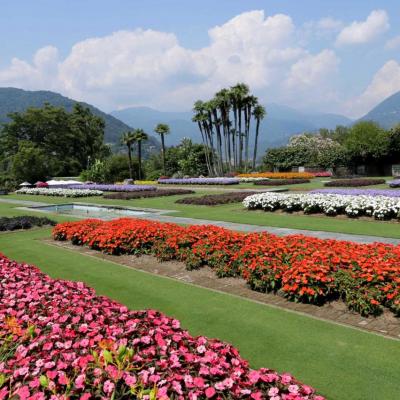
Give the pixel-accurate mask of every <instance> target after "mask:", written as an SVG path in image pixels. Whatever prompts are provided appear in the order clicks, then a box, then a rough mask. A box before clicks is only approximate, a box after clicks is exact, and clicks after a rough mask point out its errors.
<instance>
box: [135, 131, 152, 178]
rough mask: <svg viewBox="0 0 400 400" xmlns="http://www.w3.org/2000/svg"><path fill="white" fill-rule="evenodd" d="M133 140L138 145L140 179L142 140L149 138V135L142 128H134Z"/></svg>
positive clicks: (140, 173) (140, 174)
mask: <svg viewBox="0 0 400 400" xmlns="http://www.w3.org/2000/svg"><path fill="white" fill-rule="evenodd" d="M134 138H135V142H136V143H137V145H138V161H139V173H138V175H139V179H142V142H144V141H145V140H148V139H149V136H148V135H147V133H146V132H145V131H144V130H143V129H135V130H134Z"/></svg>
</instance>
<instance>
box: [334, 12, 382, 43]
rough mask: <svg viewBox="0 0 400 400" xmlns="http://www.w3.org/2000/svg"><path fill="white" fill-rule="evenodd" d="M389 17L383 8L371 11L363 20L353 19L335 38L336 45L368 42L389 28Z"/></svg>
mask: <svg viewBox="0 0 400 400" xmlns="http://www.w3.org/2000/svg"><path fill="white" fill-rule="evenodd" d="M389 26H390V25H389V17H388V15H387V13H386V11H385V10H374V11H372V12H371V13H370V14H369V16H368V18H367V19H366V20H365V21H354V22H352V23H351V24H350V25H348V26H345V27H344V28H343V29H342V30H341V31H340V33H339V35H338V36H337V38H336V45H337V46H343V45H352V44H362V43H368V42H370V41H371V40H374V39H375V38H376V37H378V36H379V35H381V34H382V33H384V32H386V31H387V30H388V29H389Z"/></svg>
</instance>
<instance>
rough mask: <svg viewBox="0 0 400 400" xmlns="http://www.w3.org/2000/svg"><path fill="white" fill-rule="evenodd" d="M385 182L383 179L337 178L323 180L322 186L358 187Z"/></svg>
mask: <svg viewBox="0 0 400 400" xmlns="http://www.w3.org/2000/svg"><path fill="white" fill-rule="evenodd" d="M383 183H386V181H385V179H373V178H369V179H366V178H365V179H337V180H332V181H329V182H325V183H324V186H328V187H340V186H342V187H359V186H373V185H380V184H383Z"/></svg>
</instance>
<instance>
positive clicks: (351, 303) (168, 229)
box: [53, 218, 400, 316]
mask: <svg viewBox="0 0 400 400" xmlns="http://www.w3.org/2000/svg"><path fill="white" fill-rule="evenodd" d="M53 237H54V239H56V240H71V242H72V243H73V244H78V245H87V246H89V247H90V248H92V249H96V250H101V251H104V252H105V253H109V254H126V253H127V254H135V255H141V254H153V255H155V256H156V257H158V258H159V259H160V260H173V259H175V260H179V261H182V262H184V263H185V264H186V266H187V268H188V269H192V268H199V267H201V266H203V265H208V266H209V267H211V268H212V269H213V270H214V271H215V272H216V274H217V275H218V276H235V275H241V276H242V277H243V278H244V279H245V280H246V281H247V283H248V284H249V286H250V287H251V288H252V289H255V290H260V291H273V292H277V293H278V294H280V295H283V296H285V297H286V298H288V299H289V300H294V301H300V302H305V303H312V304H323V303H324V302H326V301H329V300H332V299H337V298H339V297H340V298H342V299H343V300H344V301H345V302H346V303H347V305H348V307H349V308H351V309H354V310H355V311H357V312H359V313H361V314H363V315H368V314H379V313H381V312H382V310H383V309H384V308H387V309H390V310H392V311H393V312H394V313H395V314H397V315H399V316H400V246H393V245H389V244H384V243H373V244H358V243H353V242H345V241H338V240H326V239H318V238H313V237H306V236H301V235H296V236H285V237H278V236H275V235H272V234H269V233H266V232H265V233H258V232H257V233H240V232H235V231H230V230H228V229H224V228H219V227H216V226H212V225H209V226H180V225H176V224H171V223H160V222H153V221H146V220H141V219H132V218H122V219H119V220H113V221H107V222H104V221H100V220H86V221H78V222H67V223H63V224H59V225H57V226H56V227H55V228H54V230H53ZM340 271H342V272H343V273H346V274H348V276H349V277H350V278H351V280H352V281H349V280H348V279H343V276H339V275H338V272H340Z"/></svg>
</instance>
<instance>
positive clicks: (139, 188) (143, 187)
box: [71, 183, 156, 192]
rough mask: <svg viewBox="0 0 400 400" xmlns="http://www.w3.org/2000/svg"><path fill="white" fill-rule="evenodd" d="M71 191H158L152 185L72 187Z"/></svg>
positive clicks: (94, 184)
mask: <svg viewBox="0 0 400 400" xmlns="http://www.w3.org/2000/svg"><path fill="white" fill-rule="evenodd" d="M71 189H79V190H82V189H91V190H101V191H102V192H142V191H145V190H156V188H155V187H154V186H150V185H106V184H97V183H93V184H89V185H86V184H85V185H72V186H71Z"/></svg>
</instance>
